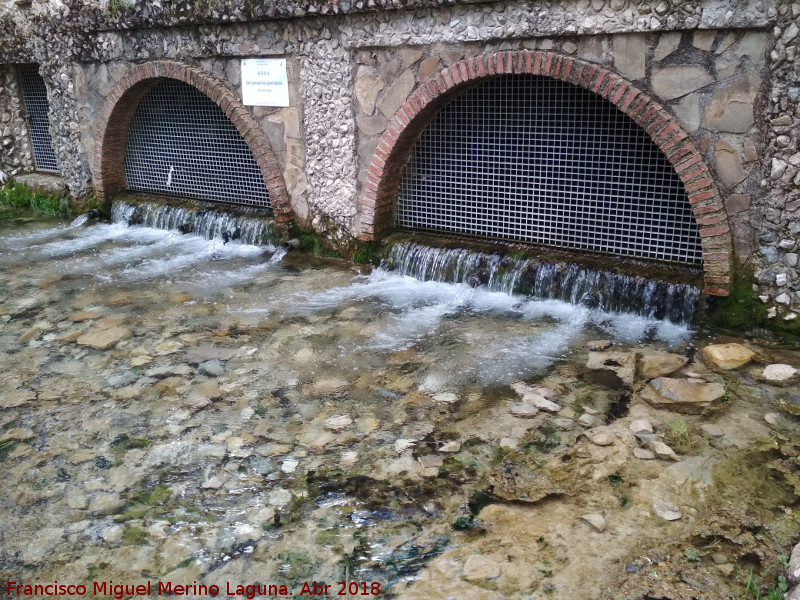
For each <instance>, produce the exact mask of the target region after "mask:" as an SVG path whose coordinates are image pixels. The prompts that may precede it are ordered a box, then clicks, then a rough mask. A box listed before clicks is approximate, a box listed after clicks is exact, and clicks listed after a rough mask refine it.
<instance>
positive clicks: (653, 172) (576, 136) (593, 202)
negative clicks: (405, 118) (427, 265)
mask: <svg viewBox="0 0 800 600" xmlns="http://www.w3.org/2000/svg"><path fill="white" fill-rule="evenodd" d="M397 225H398V227H399V228H402V229H425V230H435V231H448V232H457V233H461V234H467V235H474V236H481V237H490V238H495V239H503V240H513V241H523V242H529V243H535V244H545V245H550V246H557V247H565V248H572V249H579V250H586V251H592V252H604V253H610V254H617V255H625V256H636V257H643V258H648V259H658V260H667V261H677V262H682V263H700V262H701V261H702V252H701V248H700V237H699V235H698V230H697V223H696V221H695V219H694V217H693V215H692V211H691V206H690V204H689V201H688V197H687V195H686V190H685V189H684V187H683V184H682V183H681V181H680V179H679V178H678V175H677V174H676V173H675V170H674V169H673V168H672V166H671V165H670V164H669V162H668V161H667V159H666V157H665V156H664V154H663V153H662V152H661V150H659V148H658V147H657V146H656V145H655V144H654V143H653V141H652V140H651V139H650V138H649V137H648V135H647V133H646V132H645V131H644V130H643V129H641V128H640V127H639V126H638V125H637V124H636V123H635V122H634V121H633V120H632V119H630V118H629V117H628V116H627V115H625V114H624V113H622V112H621V111H620V110H618V109H617V108H616V107H615V106H614V105H612V104H611V103H610V102H608V101H607V100H605V99H604V98H602V97H601V96H599V95H597V94H593V93H592V92H589V91H588V90H585V89H583V88H580V87H577V86H573V85H570V84H568V83H564V82H562V81H558V80H554V79H550V78H546V77H538V76H529V75H508V76H503V77H500V78H497V79H492V80H490V81H487V82H485V83H483V84H481V85H479V86H477V87H475V88H472V89H471V90H469V91H467V92H465V93H464V94H462V95H461V96H459V97H458V98H457V99H456V100H454V101H453V102H452V103H450V104H449V105H448V106H446V107H445V108H444V109H443V110H442V111H441V112H440V113H439V114H438V115H437V116H436V118H435V119H434V120H433V122H432V123H431V124H430V126H429V127H428V128H427V129H426V130H425V132H424V133H423V134H422V136H421V137H420V139H419V140H418V141H417V143H416V146H415V147H414V151H413V154H412V157H411V159H410V161H409V163H408V165H407V166H406V169H405V171H404V173H403V177H402V181H401V184H400V191H399V194H398V200H397Z"/></svg>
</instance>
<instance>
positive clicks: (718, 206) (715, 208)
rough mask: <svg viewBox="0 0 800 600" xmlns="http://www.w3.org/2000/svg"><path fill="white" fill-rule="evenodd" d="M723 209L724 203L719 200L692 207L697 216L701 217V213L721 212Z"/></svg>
mask: <svg viewBox="0 0 800 600" xmlns="http://www.w3.org/2000/svg"><path fill="white" fill-rule="evenodd" d="M721 210H722V203H721V202H719V201H717V202H712V203H711V204H703V205H702V206H695V207H694V208H692V212H693V213H694V216H696V217H699V216H700V215H708V214H711V213H715V212H719V211H721ZM726 218H727V217H726Z"/></svg>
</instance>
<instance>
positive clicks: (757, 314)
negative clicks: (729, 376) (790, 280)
mask: <svg viewBox="0 0 800 600" xmlns="http://www.w3.org/2000/svg"><path fill="white" fill-rule="evenodd" d="M754 280H755V279H754V276H753V271H752V268H745V269H742V271H741V272H740V273H738V275H737V277H736V278H735V279H734V281H733V284H732V285H731V290H730V295H728V296H725V297H714V298H713V299H711V298H710V299H709V314H708V324H709V325H710V326H711V327H713V328H714V329H718V330H722V331H728V332H731V333H735V334H736V335H745V334H748V335H752V334H756V335H758V336H759V337H764V336H769V335H772V336H773V337H775V338H776V340H777V341H782V342H789V343H793V344H800V319H795V320H793V321H784V320H783V318H782V317H781V315H780V314H779V315H778V316H777V317H775V318H773V319H768V318H767V310H768V307H769V305H768V304H764V303H762V302H761V300H759V299H758V296H757V294H756V292H755V291H753V286H752V283H753V281H754Z"/></svg>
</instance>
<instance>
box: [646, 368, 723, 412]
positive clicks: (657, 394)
mask: <svg viewBox="0 0 800 600" xmlns="http://www.w3.org/2000/svg"><path fill="white" fill-rule="evenodd" d="M639 395H640V396H641V397H642V399H644V400H646V401H647V402H648V403H649V404H650V405H651V406H653V407H654V408H659V409H665V410H672V411H675V412H679V413H682V414H685V415H699V414H701V413H702V412H703V411H705V410H707V409H709V408H713V407H715V406H717V405H718V404H719V403H720V402H721V401H722V398H723V397H724V396H725V386H723V385H722V384H721V383H706V382H704V381H697V380H695V379H671V378H668V377H658V378H656V379H653V380H652V381H651V382H650V383H649V384H647V386H645V388H644V389H642V391H641V392H640V393H639Z"/></svg>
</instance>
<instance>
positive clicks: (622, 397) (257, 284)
mask: <svg viewBox="0 0 800 600" xmlns="http://www.w3.org/2000/svg"><path fill="white" fill-rule="evenodd" d="M280 258H281V256H280V254H275V249H274V248H263V247H261V248H256V247H248V246H241V245H236V244H223V243H222V242H221V241H219V240H216V241H215V240H202V239H198V238H192V237H191V236H181V235H180V234H175V233H171V232H163V231H157V230H152V229H148V228H133V227H130V228H129V227H127V226H122V225H96V226H93V227H89V228H88V229H69V228H65V227H63V226H58V225H53V224H39V223H36V224H32V225H29V226H25V227H24V228H22V229H16V230H13V231H12V230H7V231H6V232H5V233H4V235H3V237H1V238H0V286H1V287H0V290H1V291H0V294H2V295H0V345H2V347H3V349H4V352H3V354H2V357H0V389H2V392H0V473H2V476H3V479H4V481H5V483H6V485H5V493H4V494H3V496H2V499H1V500H0V511H2V519H0V539H2V544H0V570H2V577H1V579H2V581H3V582H7V581H15V582H17V583H20V582H21V583H23V584H25V585H28V584H29V585H36V584H39V585H45V584H48V583H52V582H54V581H56V580H57V581H58V582H59V583H63V584H71V585H76V586H78V585H83V586H86V590H87V595H89V596H91V595H92V594H94V593H95V592H97V594H98V595H103V594H106V595H113V591H110V590H112V589H113V588H112V587H111V586H113V585H123V586H125V585H127V586H133V587H131V588H129V589H126V588H122V589H121V590H120V596H121V597H134V598H135V597H142V594H140V591H142V590H139V589H138V588H136V586H139V585H146V584H148V583H150V584H151V586H152V587H151V588H150V590H151V592H150V593H151V595H153V596H155V595H156V594H157V592H158V590H159V588H158V585H159V583H160V584H162V585H165V584H169V585H172V586H173V588H172V591H173V592H174V591H175V587H174V586H179V585H188V586H189V587H188V588H187V590H186V593H185V594H182V595H185V597H196V598H201V597H203V598H205V597H208V586H212V585H216V586H218V588H219V590H220V592H219V595H218V596H217V597H228V596H230V597H237V595H238V596H239V597H241V596H246V595H247V594H248V588H247V586H251V587H250V588H249V593H250V594H251V595H257V594H259V595H263V596H267V597H268V596H269V594H272V595H273V596H279V595H280V594H281V592H282V590H284V591H285V593H286V594H288V593H289V592H291V593H292V594H293V595H304V594H306V593H307V594H308V595H312V592H313V591H314V590H315V589H316V588H314V585H315V582H316V585H329V586H331V587H330V588H329V590H328V594H329V595H331V596H335V595H338V593H339V592H343V595H344V596H350V597H355V596H360V597H365V596H372V597H381V598H409V599H410V598H426V599H429V598H477V599H481V598H498V599H499V598H504V599H506V598H519V599H523V598H564V599H572V598H610V599H615V600H616V599H617V598H630V599H644V598H663V599H667V598H670V599H679V598H686V599H688V598H709V599H712V598H713V599H717V598H741V597H745V593H746V590H747V586H748V579H749V580H750V581H751V582H756V583H758V584H762V583H763V589H762V592H763V593H762V597H764V594H766V592H767V591H768V589H769V586H770V585H771V582H772V581H773V580H774V581H775V582H776V584H777V583H778V582H779V579H778V576H779V575H780V576H784V577H785V576H786V568H785V566H784V564H783V559H782V558H781V557H784V556H786V557H788V556H789V554H790V553H791V550H792V547H793V545H794V544H795V543H796V542H797V541H798V538H800V523H798V512H797V510H798V509H797V500H798V495H797V494H798V473H800V463H798V457H800V445H798V444H799V443H800V442H798V436H797V417H796V416H795V415H796V414H797V413H798V412H799V411H800V410H799V409H800V393H799V392H798V388H797V385H796V380H797V371H796V367H798V366H800V352H798V351H797V350H794V349H790V348H778V347H772V346H770V345H768V344H766V343H761V342H759V341H757V340H732V339H710V338H707V337H702V338H701V337H700V336H698V335H697V334H693V333H692V332H690V331H688V330H686V329H685V328H681V327H678V326H674V325H671V324H669V323H662V322H654V321H648V320H647V319H641V318H634V317H630V316H626V315H622V316H620V315H613V314H609V313H602V312H601V311H598V310H596V309H595V310H592V309H587V308H586V307H575V306H572V305H568V304H564V303H560V302H556V301H545V302H537V301H534V300H532V299H528V298H519V297H512V296H508V295H505V294H500V293H491V292H489V291H487V290H482V289H481V288H469V287H468V286H461V285H451V284H441V283H430V282H429V283H421V282H417V281H413V280H410V279H409V278H404V277H399V276H396V275H392V274H390V273H381V272H375V273H368V272H366V271H364V272H356V271H354V270H353V268H352V267H351V266H350V265H345V264H341V263H337V262H330V261H328V262H326V261H321V260H318V259H313V258H309V257H303V256H300V255H298V254H293V253H292V254H289V255H287V256H285V257H283V258H282V260H279V259H280ZM696 348H699V350H698V351H695V350H696ZM775 365H786V366H782V367H781V366H775ZM798 559H800V557H798ZM339 582H342V583H339ZM352 583H355V584H356V585H355V587H353V586H351V584H352ZM790 583H791V582H790ZM103 585H105V586H106V587H101V586H103ZM306 585H308V586H309V587H308V592H304V589H305V588H304V586H306ZM787 585H788V584H787ZM96 586H97V587H96ZM192 586H195V587H192ZM197 586H200V587H197ZM202 586H206V587H205V588H203V587H202ZM238 586H241V589H240V588H239V587H238ZM253 586H254V587H253ZM269 586H274V589H273V588H270V587H269ZM281 586H284V587H281ZM239 589H240V593H239V592H237V590H239ZM751 589H752V588H751ZM273 592H274V593H273ZM751 597H756V596H754V595H751Z"/></svg>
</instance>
